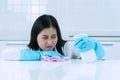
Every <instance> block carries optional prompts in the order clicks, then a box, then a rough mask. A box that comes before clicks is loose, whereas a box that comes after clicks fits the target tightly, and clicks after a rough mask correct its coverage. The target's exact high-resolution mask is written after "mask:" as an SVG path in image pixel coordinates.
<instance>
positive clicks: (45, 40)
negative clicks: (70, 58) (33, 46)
mask: <svg viewBox="0 0 120 80" xmlns="http://www.w3.org/2000/svg"><path fill="white" fill-rule="evenodd" d="M57 41H58V36H57V31H56V29H55V28H53V27H50V28H46V29H44V30H43V31H41V32H40V33H39V34H38V36H37V43H38V45H39V47H40V48H41V49H42V50H45V51H48V50H53V49H54V48H55V46H56V44H57Z"/></svg>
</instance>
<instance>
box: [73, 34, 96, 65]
mask: <svg viewBox="0 0 120 80" xmlns="http://www.w3.org/2000/svg"><path fill="white" fill-rule="evenodd" d="M83 36H87V34H83V33H82V34H78V35H75V36H74V37H73V38H74V39H78V38H80V37H83ZM80 54H81V58H82V61H83V62H84V63H90V62H94V61H96V60H97V58H96V55H95V51H94V49H91V50H89V51H85V52H80Z"/></svg>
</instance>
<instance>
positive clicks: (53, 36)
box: [2, 14, 105, 61]
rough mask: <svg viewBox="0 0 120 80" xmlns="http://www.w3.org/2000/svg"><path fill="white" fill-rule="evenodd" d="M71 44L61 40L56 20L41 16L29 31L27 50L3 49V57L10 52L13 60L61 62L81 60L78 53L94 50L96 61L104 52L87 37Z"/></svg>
mask: <svg viewBox="0 0 120 80" xmlns="http://www.w3.org/2000/svg"><path fill="white" fill-rule="evenodd" d="M74 43H75V44H73V43H72V42H69V41H65V40H63V39H62V36H61V32H60V28H59V25H58V22H57V20H56V19H55V17H53V16H52V15H47V14H45V15H42V16H40V17H38V18H37V19H36V21H35V22H34V24H33V27H32V30H31V39H30V42H29V44H28V49H19V50H17V49H13V50H11V51H9V50H10V49H5V50H4V51H3V52H2V55H3V57H4V56H5V55H4V54H7V52H8V51H9V52H11V54H12V55H11V56H13V55H14V56H15V55H16V56H15V57H12V58H9V56H8V57H6V58H4V59H14V60H45V61H62V60H65V57H69V58H81V56H80V53H81V52H86V51H89V50H91V49H94V51H95V55H96V58H97V59H102V58H103V56H104V54H105V52H104V49H103V47H102V45H101V44H100V43H99V42H98V41H97V40H94V39H91V38H89V37H88V36H83V37H80V38H79V39H77V40H76V41H75V42H74Z"/></svg>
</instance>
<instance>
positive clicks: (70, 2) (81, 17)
mask: <svg viewBox="0 0 120 80" xmlns="http://www.w3.org/2000/svg"><path fill="white" fill-rule="evenodd" d="M8 1H10V0H1V1H0V40H29V36H30V30H31V27H32V23H33V21H32V22H29V19H28V14H27V13H26V12H29V7H31V6H30V5H29V3H30V1H31V0H11V1H16V2H17V1H18V2H19V1H22V3H24V5H28V6H24V5H23V8H22V7H20V9H19V10H18V11H17V12H15V11H14V10H13V8H8V7H7V6H8ZM34 1H36V0H34ZM38 1H42V0H38ZM43 1H46V2H47V3H46V6H44V7H45V8H44V9H45V10H47V11H46V12H43V13H48V14H52V15H53V16H55V17H56V18H57V20H58V22H59V25H60V28H61V30H62V34H63V37H64V38H66V37H68V36H69V35H74V34H77V33H88V34H89V35H90V36H120V9H119V8H120V1H119V0H43ZM38 7H40V6H38ZM34 9H35V8H34ZM39 15H41V14H38V16H39ZM36 17H37V16H36Z"/></svg>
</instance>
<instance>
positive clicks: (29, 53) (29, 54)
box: [20, 50, 64, 61]
mask: <svg viewBox="0 0 120 80" xmlns="http://www.w3.org/2000/svg"><path fill="white" fill-rule="evenodd" d="M44 56H48V57H53V56H58V57H59V58H60V59H63V58H64V56H63V55H61V54H60V53H58V52H56V51H34V50H21V52H20V60H23V61H33V60H41V59H42V57H44Z"/></svg>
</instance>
